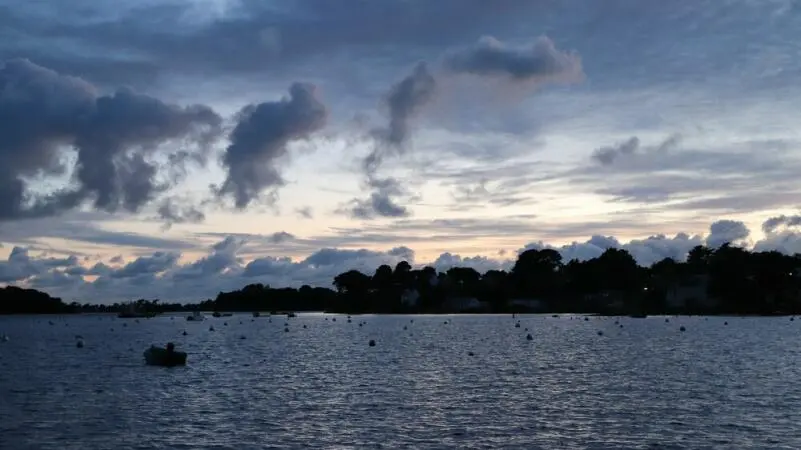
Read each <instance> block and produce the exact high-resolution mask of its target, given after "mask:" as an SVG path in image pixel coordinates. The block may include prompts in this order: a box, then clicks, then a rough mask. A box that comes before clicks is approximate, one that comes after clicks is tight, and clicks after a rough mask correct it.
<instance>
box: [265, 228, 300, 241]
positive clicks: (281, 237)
mask: <svg viewBox="0 0 801 450" xmlns="http://www.w3.org/2000/svg"><path fill="white" fill-rule="evenodd" d="M295 237H296V236H295V235H294V234H292V233H287V232H286V231H278V232H275V233H273V234H271V235H270V237H269V241H270V242H272V243H275V244H280V243H283V242H287V241H292V240H294V239H295Z"/></svg>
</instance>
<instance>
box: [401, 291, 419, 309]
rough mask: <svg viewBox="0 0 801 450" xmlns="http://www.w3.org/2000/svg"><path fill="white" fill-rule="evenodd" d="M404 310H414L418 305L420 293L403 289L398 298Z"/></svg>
mask: <svg viewBox="0 0 801 450" xmlns="http://www.w3.org/2000/svg"><path fill="white" fill-rule="evenodd" d="M400 302H401V305H403V307H404V308H416V307H417V306H418V305H419V304H420V293H419V292H417V289H405V290H404V291H403V293H401V296H400Z"/></svg>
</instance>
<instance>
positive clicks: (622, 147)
mask: <svg viewBox="0 0 801 450" xmlns="http://www.w3.org/2000/svg"><path fill="white" fill-rule="evenodd" d="M639 147H640V140H639V139H638V138H637V136H633V137H631V138H629V139H628V140H627V141H624V142H621V143H619V144H617V145H613V146H611V147H601V148H599V149H597V150H595V151H594V152H592V159H594V160H595V161H596V162H598V163H600V164H602V165H605V166H608V165H609V164H612V163H613V162H615V160H616V159H617V158H618V157H623V156H626V155H631V154H633V153H634V152H636V151H637V149H638V148H639Z"/></svg>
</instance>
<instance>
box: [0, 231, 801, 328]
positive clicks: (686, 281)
mask: <svg viewBox="0 0 801 450" xmlns="http://www.w3.org/2000/svg"><path fill="white" fill-rule="evenodd" d="M332 287H333V288H332V289H329V288H321V287H310V286H302V287H300V288H299V289H295V288H273V287H270V286H265V285H262V284H250V285H247V286H245V287H243V288H242V289H240V290H236V291H232V292H221V293H219V294H218V295H217V297H216V298H215V299H214V300H212V299H208V300H205V301H201V302H199V303H194V304H179V303H165V302H162V301H159V300H137V301H135V302H132V303H125V304H120V303H117V304H113V305H99V304H90V303H79V302H72V303H65V302H64V301H62V300H61V299H60V298H56V297H51V296H50V295H48V294H46V293H43V292H40V291H37V290H33V289H22V288H18V287H14V286H8V287H5V288H0V314H69V313H101V312H121V311H126V310H129V309H131V308H135V309H136V310H137V311H141V312H143V313H148V314H158V313H166V312H179V311H193V310H203V311H327V312H339V313H353V314H356V313H460V312H464V313H469V312H487V313H511V312H535V313H596V314H632V315H644V314H733V315H777V314H799V313H801V255H799V254H796V255H793V256H789V255H784V254H781V253H778V252H751V251H748V250H745V249H742V248H738V247H733V246H728V245H724V246H722V247H720V248H718V249H711V248H708V247H704V246H698V247H695V248H694V249H692V251H690V253H689V255H688V258H687V261H686V262H677V261H674V260H672V259H664V260H662V261H659V262H657V263H656V264H654V265H652V266H651V267H641V266H639V265H637V263H636V261H635V259H634V258H633V257H632V256H631V255H630V254H629V253H628V252H627V251H626V250H620V249H609V250H606V251H605V252H604V253H603V254H602V255H601V256H599V257H598V258H595V259H591V260H587V261H577V260H572V261H568V262H564V261H562V257H561V255H560V254H559V253H558V252H556V251H555V250H550V249H543V250H527V251H525V252H523V253H521V254H520V255H519V256H518V259H517V261H516V262H515V264H514V266H513V267H512V268H511V270H509V271H501V270H490V271H488V272H486V273H484V274H481V273H479V272H477V271H476V270H474V269H472V268H468V267H454V268H451V269H449V270H447V271H446V272H443V273H437V271H436V270H435V269H434V268H432V267H424V268H422V269H413V268H412V267H411V265H410V264H409V263H407V262H400V263H398V264H397V266H395V267H394V268H393V267H390V266H387V265H384V266H381V267H379V268H378V269H377V270H376V271H375V273H373V274H364V273H361V272H359V271H356V270H349V271H347V272H343V273H341V274H339V275H337V276H336V277H335V278H334V279H333V282H332Z"/></svg>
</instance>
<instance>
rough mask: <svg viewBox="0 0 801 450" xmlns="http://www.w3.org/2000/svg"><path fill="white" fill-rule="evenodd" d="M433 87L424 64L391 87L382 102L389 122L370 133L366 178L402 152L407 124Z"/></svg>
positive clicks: (426, 99)
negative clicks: (393, 155) (371, 142)
mask: <svg viewBox="0 0 801 450" xmlns="http://www.w3.org/2000/svg"><path fill="white" fill-rule="evenodd" d="M436 87H437V82H436V80H435V79H434V76H433V75H432V74H431V73H430V72H429V69H428V65H426V63H424V62H421V63H418V64H417V66H415V68H414V69H413V70H412V73H411V74H409V75H407V76H406V77H405V78H403V79H402V80H400V81H399V82H397V83H396V84H395V85H393V86H392V88H391V89H390V91H389V94H388V95H387V98H386V106H387V109H388V111H389V122H388V124H387V126H386V127H384V128H377V129H374V130H373V132H372V136H373V138H374V139H375V145H374V146H373V149H372V151H371V152H370V154H369V155H367V157H366V158H365V159H364V162H363V166H364V170H365V173H366V174H368V176H372V175H374V174H375V172H376V171H377V170H378V168H379V167H380V166H381V163H382V162H383V160H384V158H385V157H386V156H388V155H390V154H392V153H398V154H402V153H403V152H404V150H405V145H406V143H407V142H408V140H409V137H410V134H411V130H410V127H411V124H410V122H411V120H412V119H413V118H414V117H415V116H417V115H418V114H419V113H420V111H421V109H422V108H423V107H424V106H425V105H426V104H427V103H429V102H430V101H431V99H432V98H433V97H434V93H435V92H436Z"/></svg>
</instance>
